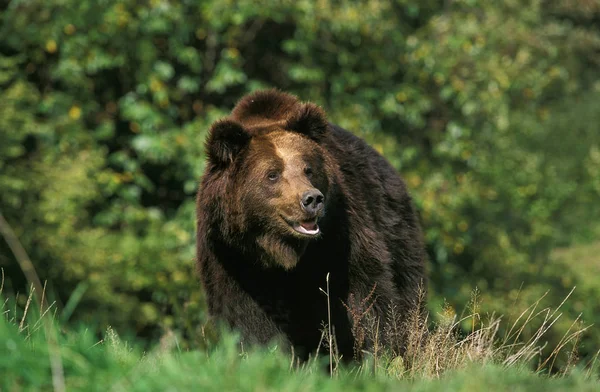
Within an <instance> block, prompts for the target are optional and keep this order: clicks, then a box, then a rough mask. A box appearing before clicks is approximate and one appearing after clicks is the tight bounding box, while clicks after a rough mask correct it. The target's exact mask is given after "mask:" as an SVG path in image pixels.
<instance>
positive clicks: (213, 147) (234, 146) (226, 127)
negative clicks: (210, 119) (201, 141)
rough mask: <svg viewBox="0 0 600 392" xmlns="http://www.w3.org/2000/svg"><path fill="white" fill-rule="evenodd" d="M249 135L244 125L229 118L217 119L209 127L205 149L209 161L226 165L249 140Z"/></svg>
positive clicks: (222, 165) (218, 164)
mask: <svg viewBox="0 0 600 392" xmlns="http://www.w3.org/2000/svg"><path fill="white" fill-rule="evenodd" d="M250 139H251V136H250V134H249V133H248V131H246V130H245V129H244V127H243V126H242V125H241V124H239V123H237V122H235V121H231V120H221V121H217V122H216V123H214V124H213V125H212V127H211V128H210V132H209V134H208V138H207V139H206V145H205V149H206V151H207V153H208V158H209V160H210V162H211V163H213V164H214V165H216V166H221V167H227V166H228V165H230V164H231V163H233V161H234V159H235V157H236V156H237V155H238V154H239V153H240V151H242V150H243V149H244V148H245V147H246V146H247V145H248V143H249V142H250Z"/></svg>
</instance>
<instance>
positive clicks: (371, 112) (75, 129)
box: [0, 0, 600, 357]
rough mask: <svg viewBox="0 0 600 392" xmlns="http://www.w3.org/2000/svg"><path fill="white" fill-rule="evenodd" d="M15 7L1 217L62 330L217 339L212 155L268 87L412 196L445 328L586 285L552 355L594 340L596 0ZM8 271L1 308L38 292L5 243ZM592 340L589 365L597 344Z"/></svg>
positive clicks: (2, 99)
mask: <svg viewBox="0 0 600 392" xmlns="http://www.w3.org/2000/svg"><path fill="white" fill-rule="evenodd" d="M0 10H1V11H0V12H1V16H0V18H1V23H0V212H1V213H2V214H3V215H4V216H5V218H6V220H7V221H8V222H9V223H10V224H11V226H12V227H13V229H14V230H15V232H16V233H17V235H18V237H19V238H20V240H21V241H22V243H23V245H24V247H25V248H26V249H27V251H28V252H29V255H30V257H31V259H32V261H33V262H34V264H35V267H36V270H37V273H38V274H39V275H40V278H41V279H42V280H43V281H47V284H48V287H47V295H48V296H49V297H50V300H51V301H56V304H57V307H58V312H57V314H58V315H59V316H58V317H60V318H61V319H62V321H63V322H64V325H65V328H68V327H69V325H78V324H80V323H84V324H85V325H87V326H88V327H89V328H91V329H92V330H94V331H103V330H105V329H106V327H107V326H108V325H111V326H112V327H113V328H114V329H115V330H117V331H119V333H120V334H123V335H125V336H131V337H134V336H135V337H137V338H140V339H143V340H144V341H146V342H148V343H152V342H156V341H157V340H158V339H160V337H161V336H163V335H164V334H167V333H169V334H170V333H175V334H176V335H177V336H179V338H180V343H181V345H182V347H186V348H194V347H198V346H199V345H201V344H202V343H201V342H202V341H203V340H202V339H201V334H202V325H203V322H204V319H205V314H204V304H203V299H202V294H201V290H200V286H199V283H198V282H197V279H196V276H195V273H194V247H195V240H194V229H195V227H194V226H195V211H194V195H195V192H196V189H197V184H198V179H199V177H200V175H201V173H202V171H203V168H204V151H203V141H204V138H205V136H206V132H207V129H208V127H209V125H210V124H211V123H212V122H213V121H214V120H216V119H218V118H220V117H221V116H224V115H226V114H227V113H228V112H229V111H230V110H231V108H232V107H233V105H234V104H235V102H236V100H237V99H239V98H240V97H241V96H242V95H243V94H245V93H247V92H250V91H252V90H254V89H257V88H262V87H278V88H280V89H283V90H285V91H289V92H291V93H294V94H297V95H298V96H300V97H301V99H303V100H312V101H315V102H317V103H318V104H320V105H322V106H323V107H324V108H325V110H326V111H327V112H328V113H329V116H330V120H331V121H332V122H334V123H337V124H339V125H341V126H343V127H345V128H347V129H349V130H352V131H354V132H356V133H357V134H358V135H360V136H362V137H364V138H365V139H366V140H367V141H368V142H369V143H370V144H371V145H373V146H374V147H375V148H376V149H378V150H379V151H380V152H382V153H383V154H384V155H385V156H386V157H387V158H388V159H389V160H390V161H391V162H392V164H393V165H394V166H395V167H396V168H397V169H398V170H399V172H400V173H401V174H402V175H403V177H404V178H405V179H406V181H407V183H408V185H409V187H410V189H411V191H412V194H413V196H414V199H415V202H416V205H417V207H418V210H419V212H420V214H421V220H422V223H423V227H424V230H425V234H426V240H427V246H428V250H429V255H430V263H429V272H430V278H431V283H430V288H431V290H430V309H431V310H432V316H431V317H432V319H433V320H435V318H436V317H437V314H438V313H439V312H440V309H442V308H443V309H444V312H446V313H448V312H450V313H452V312H456V313H457V314H459V315H460V313H461V312H462V311H463V309H465V307H466V306H467V304H468V303H469V301H470V299H471V297H472V291H473V290H474V289H475V288H478V300H477V309H475V310H476V311H480V312H482V313H486V312H490V313H491V312H494V313H495V314H496V315H503V318H504V319H505V320H508V321H510V320H514V319H515V318H516V317H517V316H518V315H519V313H520V312H521V311H522V310H523V309H525V308H526V307H527V306H529V305H531V304H532V303H533V302H535V301H536V300H537V299H539V298H540V297H542V296H543V295H544V293H545V292H546V291H548V290H550V292H549V293H548V295H547V296H546V297H545V298H544V299H543V303H544V304H545V305H544V306H551V305H552V306H557V305H559V304H560V302H561V301H562V300H563V298H564V297H565V295H566V294H567V293H568V292H569V291H570V290H571V289H572V288H573V287H574V286H577V288H576V290H575V292H574V294H573V295H572V296H571V297H570V298H569V299H568V300H567V302H566V303H565V304H564V305H563V307H562V308H561V311H563V313H564V314H563V316H562V317H561V318H560V320H559V322H558V323H557V324H556V325H555V327H554V329H553V332H551V333H550V334H549V335H548V338H549V339H550V341H549V347H551V346H552V344H555V345H556V344H557V343H558V342H559V340H560V338H561V337H562V336H563V334H564V333H565V332H566V331H568V329H569V327H570V326H571V324H572V323H573V321H574V320H576V318H577V316H578V315H579V314H580V313H583V320H584V324H582V325H589V324H591V323H596V324H599V323H600V279H598V276H599V275H600V256H599V254H600V242H599V238H600V220H599V218H600V0H579V1H577V0H537V1H536V0H505V1H485V0H455V1H451V0H444V1H442V0H423V1H414V0H412V1H408V0H392V1H377V0H372V1H341V0H338V1H335V0H317V1H307V0H293V1H283V0H282V1H261V2H258V1H227V0H202V1H198V0H194V1H192V0H179V1H169V0H148V1H145V0H121V1H117V0H77V1H76V0H26V1H24V0H23V1H17V0H13V1H10V2H2V5H0ZM0 267H1V268H2V269H3V270H4V274H5V281H4V289H3V290H4V291H3V295H4V296H9V297H10V296H12V297H13V298H15V299H16V300H17V302H19V303H21V304H23V303H24V302H25V300H26V294H27V290H28V284H27V281H26V279H25V278H24V275H23V272H22V271H21V270H20V269H19V267H18V264H17V262H16V261H15V259H14V257H13V255H12V253H11V252H10V250H9V248H8V246H7V244H6V243H5V242H4V240H0ZM444 304H445V305H444ZM471 307H473V305H471ZM473 310H474V309H472V308H471V309H470V311H473ZM465 327H466V328H467V327H471V324H469V325H466V326H465ZM528 330H529V329H528ZM528 330H526V331H525V332H524V335H523V336H524V338H527V333H528V332H527V331H528ZM531 330H532V331H534V330H535V328H534V326H532V327H531ZM580 343H581V344H580V352H579V355H580V356H581V357H590V356H591V355H593V354H594V353H595V352H596V351H597V350H598V349H599V348H600V332H598V328H597V327H592V328H591V329H590V330H589V331H588V333H587V334H586V335H585V336H584V338H583V340H582V341H581V342H580Z"/></svg>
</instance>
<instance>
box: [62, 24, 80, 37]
mask: <svg viewBox="0 0 600 392" xmlns="http://www.w3.org/2000/svg"><path fill="white" fill-rule="evenodd" d="M76 30H77V29H76V28H75V26H73V25H72V24H70V23H69V24H68V25H66V26H65V28H64V29H63V31H64V32H65V34H66V35H72V34H73V33H75V31H76Z"/></svg>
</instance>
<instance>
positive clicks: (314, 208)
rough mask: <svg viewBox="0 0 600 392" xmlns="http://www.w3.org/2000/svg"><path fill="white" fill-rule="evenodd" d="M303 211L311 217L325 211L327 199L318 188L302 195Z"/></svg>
mask: <svg viewBox="0 0 600 392" xmlns="http://www.w3.org/2000/svg"><path fill="white" fill-rule="evenodd" d="M301 201H302V202H301V205H302V209H303V210H304V211H306V212H307V213H309V214H310V215H313V216H314V215H317V214H318V213H319V212H320V211H321V210H322V209H323V202H324V201H325V197H324V196H323V194H322V193H321V191H319V190H318V189H316V188H313V189H310V190H308V191H306V192H304V194H303V195H302V199H301Z"/></svg>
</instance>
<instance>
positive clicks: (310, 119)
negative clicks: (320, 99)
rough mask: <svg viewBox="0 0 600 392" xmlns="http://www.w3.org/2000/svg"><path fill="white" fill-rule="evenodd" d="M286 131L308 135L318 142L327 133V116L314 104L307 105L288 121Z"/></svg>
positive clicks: (303, 105) (301, 107)
mask: <svg viewBox="0 0 600 392" xmlns="http://www.w3.org/2000/svg"><path fill="white" fill-rule="evenodd" d="M286 129H288V130H290V131H293V132H297V133H300V134H303V135H306V136H308V137H309V138H311V139H312V140H314V141H316V142H318V141H320V140H321V139H322V138H323V137H324V136H325V134H326V133H327V116H326V115H325V112H324V111H323V110H322V109H321V108H320V107H318V106H317V105H315V104H314V103H305V104H302V105H301V106H300V108H299V109H298V111H297V112H296V113H294V115H292V117H290V119H289V120H288V121H287V124H286Z"/></svg>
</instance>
